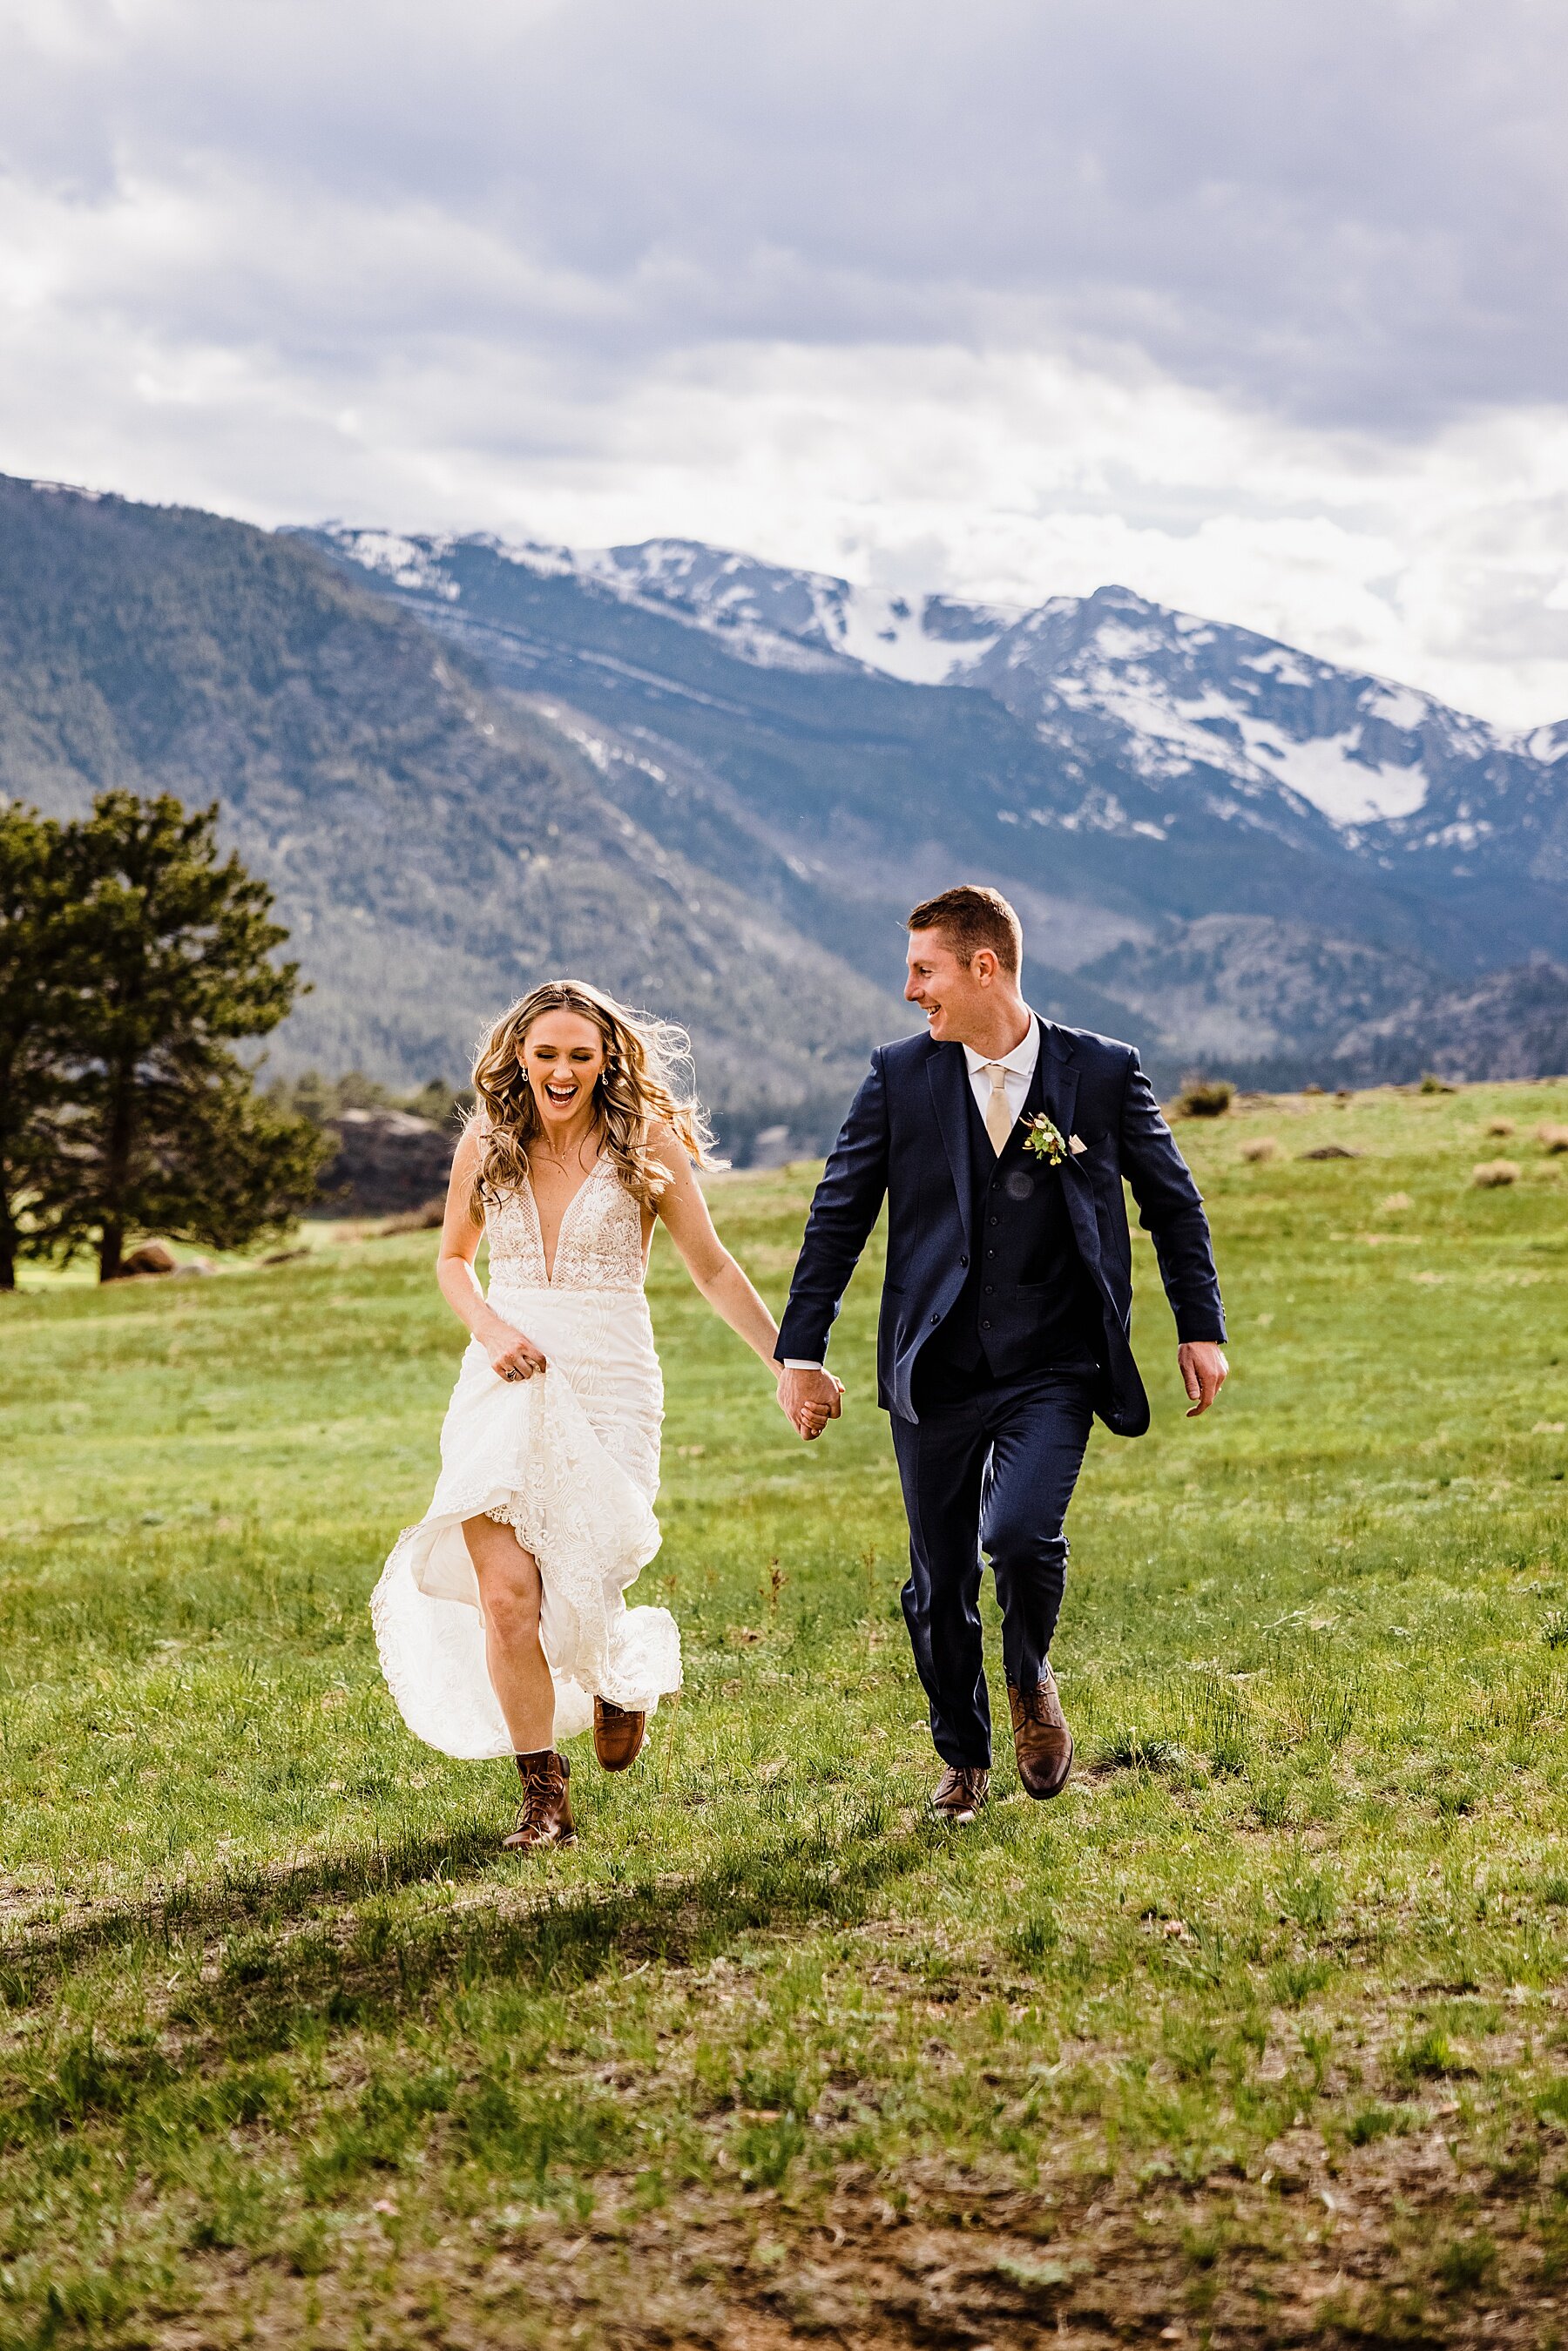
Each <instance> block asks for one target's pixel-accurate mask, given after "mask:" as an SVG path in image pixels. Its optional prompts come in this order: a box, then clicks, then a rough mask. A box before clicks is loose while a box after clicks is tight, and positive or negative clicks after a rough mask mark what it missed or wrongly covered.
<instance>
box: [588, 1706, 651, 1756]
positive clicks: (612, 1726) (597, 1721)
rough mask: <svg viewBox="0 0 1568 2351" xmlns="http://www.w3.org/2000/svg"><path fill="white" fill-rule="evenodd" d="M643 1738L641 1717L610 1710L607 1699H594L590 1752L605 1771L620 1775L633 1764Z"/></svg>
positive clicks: (618, 1708) (644, 1718) (644, 1726)
mask: <svg viewBox="0 0 1568 2351" xmlns="http://www.w3.org/2000/svg"><path fill="white" fill-rule="evenodd" d="M647 1735H648V1718H647V1716H646V1715H645V1714H633V1713H632V1711H631V1709H630V1708H627V1707H623V1706H612V1705H611V1703H610V1700H609V1699H608V1698H595V1699H594V1701H593V1751H594V1753H595V1754H596V1755H597V1756H598V1758H599V1760H600V1761H601V1763H602V1764H603V1766H604V1768H605V1770H606V1771H625V1769H626V1766H627V1765H628V1764H629V1763H635V1761H637V1758H638V1756H639V1755H641V1753H642V1752H643V1740H644V1739H645V1738H646V1737H647Z"/></svg>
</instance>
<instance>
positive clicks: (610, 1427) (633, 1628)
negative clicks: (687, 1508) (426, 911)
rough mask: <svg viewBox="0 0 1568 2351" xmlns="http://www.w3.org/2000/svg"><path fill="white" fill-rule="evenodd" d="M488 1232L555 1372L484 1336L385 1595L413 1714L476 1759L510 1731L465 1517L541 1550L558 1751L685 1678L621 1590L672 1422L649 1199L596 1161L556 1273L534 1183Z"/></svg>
mask: <svg viewBox="0 0 1568 2351" xmlns="http://www.w3.org/2000/svg"><path fill="white" fill-rule="evenodd" d="M486 1234H487V1237H488V1239H489V1244H490V1274H489V1287H488V1293H487V1294H488V1297H489V1301H490V1303H491V1305H492V1306H494V1307H495V1308H496V1310H497V1313H499V1314H502V1315H504V1316H505V1317H506V1319H507V1322H511V1323H513V1324H514V1325H515V1326H516V1328H517V1330H519V1331H522V1332H525V1333H526V1334H527V1336H528V1338H530V1339H531V1340H532V1341H533V1342H534V1343H535V1345H536V1346H537V1347H538V1349H539V1350H540V1352H541V1353H542V1354H543V1355H544V1357H545V1359H546V1363H547V1364H548V1367H549V1368H548V1369H547V1370H546V1371H545V1372H543V1373H542V1374H538V1373H536V1374H535V1375H534V1377H533V1378H532V1379H528V1380H517V1381H507V1380H503V1379H501V1378H500V1377H499V1376H498V1374H497V1373H495V1372H493V1371H492V1370H491V1368H490V1362H489V1358H488V1356H487V1355H486V1353H485V1350H484V1349H483V1347H481V1346H480V1344H479V1343H478V1341H477V1340H473V1341H471V1342H470V1343H469V1345H468V1348H467V1350H466V1352H465V1354H464V1357H463V1363H462V1368H461V1370H460V1371H459V1373H458V1375H457V1384H456V1387H455V1389H454V1391H453V1395H452V1401H451V1404H450V1405H448V1407H447V1413H446V1418H445V1421H444V1424H443V1426H442V1431H441V1475H440V1477H439V1479H437V1481H436V1487H435V1492H434V1496H433V1498H432V1499H431V1504H430V1508H429V1510H427V1511H426V1512H425V1514H424V1516H423V1519H422V1520H420V1522H419V1524H418V1525H417V1526H414V1527H409V1528H407V1529H406V1530H405V1531H404V1532H403V1533H402V1535H400V1536H399V1538H398V1541H397V1542H396V1543H395V1544H394V1545H393V1547H392V1553H391V1555H390V1557H389V1558H388V1560H387V1562H386V1565H385V1567H384V1568H383V1570H382V1576H381V1581H380V1582H379V1583H378V1584H377V1585H376V1589H375V1593H374V1595H373V1597H372V1599H371V1618H372V1621H373V1623H374V1625H375V1632H376V1644H377V1646H378V1648H379V1650H380V1653H381V1661H382V1672H383V1673H384V1674H385V1676H386V1678H387V1683H388V1686H389V1687H390V1688H391V1691H392V1697H393V1698H395V1700H396V1701H397V1705H398V1708H399V1711H400V1712H401V1714H402V1719H403V1720H404V1721H405V1722H406V1723H407V1725H408V1727H409V1729H411V1730H412V1731H413V1733H414V1734H415V1736H416V1737H417V1738H420V1739H423V1740H425V1741H426V1743H427V1744H428V1745H430V1746H432V1747H437V1748H440V1749H441V1750H443V1752H444V1753H445V1754H447V1755H460V1756H471V1757H479V1756H487V1755H510V1754H511V1752H512V1740H511V1737H510V1734H509V1733H508V1731H507V1726H506V1722H505V1719H504V1718H503V1716H502V1713H501V1709H500V1706H499V1704H498V1702H497V1698H496V1694H495V1691H494V1689H493V1688H492V1687H491V1685H490V1677H489V1673H488V1670H487V1668H486V1663H485V1627H484V1620H483V1617H482V1616H481V1614H480V1608H479V1586H478V1580H477V1578H476V1575H475V1573H474V1568H473V1564H472V1562H471V1561H470V1559H469V1556H468V1546H467V1544H466V1542H465V1541H464V1536H463V1521H464V1520H465V1519H472V1518H477V1517H480V1516H488V1517H491V1518H495V1519H498V1520H503V1521H504V1522H505V1523H507V1525H509V1526H511V1527H513V1528H515V1529H516V1531H517V1539H518V1541H520V1542H521V1543H523V1544H524V1545H525V1547H526V1548H527V1549H528V1551H530V1552H532V1553H533V1555H534V1557H535V1559H536V1560H537V1561H538V1565H539V1575H540V1580H541V1582H542V1583H543V1586H544V1604H543V1610H542V1622H541V1625H540V1637H541V1640H542V1643H543V1646H544V1653H545V1657H546V1660H547V1662H548V1663H549V1668H550V1673H551V1676H552V1677H553V1679H554V1682H555V1693H556V1715H555V1744H556V1745H557V1746H559V1744H560V1742H561V1740H563V1739H570V1738H572V1737H573V1736H575V1734H576V1733H577V1732H579V1731H581V1730H586V1729H588V1728H589V1727H590V1726H591V1723H592V1720H593V1701H594V1698H596V1697H599V1698H608V1699H609V1700H610V1702H611V1703H612V1705H614V1706H620V1707H626V1708H632V1709H635V1710H638V1711H641V1712H644V1713H649V1714H651V1713H652V1712H653V1709H654V1708H655V1707H656V1706H657V1704H658V1701H659V1699H660V1698H661V1697H665V1696H667V1695H669V1693H670V1692H672V1691H674V1690H676V1689H678V1688H679V1687H680V1683H681V1643H680V1634H679V1632H678V1631H677V1629H676V1626H675V1620H674V1617H673V1616H672V1615H671V1614H670V1613H669V1611H668V1609H665V1608H628V1607H627V1605H626V1602H625V1597H624V1595H625V1593H626V1591H627V1589H628V1587H629V1586H630V1585H631V1584H632V1583H634V1582H635V1580H636V1578H637V1575H638V1573H639V1572H640V1571H641V1570H642V1569H643V1567H645V1566H646V1564H647V1562H648V1561H649V1560H651V1559H652V1558H653V1554H654V1552H656V1551H657V1550H658V1548H659V1524H658V1520H656V1519H655V1517H654V1515H653V1500H654V1497H655V1495H656V1494H657V1492H658V1486H659V1427H660V1423H661V1421H662V1420H663V1418H664V1383H663V1380H662V1378H661V1375H660V1371H659V1359H658V1356H657V1355H656V1353H654V1350H653V1326H652V1324H651V1322H650V1321H649V1318H648V1304H647V1300H646V1298H645V1296H644V1294H643V1225H642V1216H641V1212H640V1210H639V1208H638V1207H637V1203H636V1202H635V1201H634V1200H633V1199H632V1196H631V1195H630V1194H629V1193H628V1192H627V1191H626V1190H625V1189H624V1188H623V1187H622V1185H621V1183H620V1182H619V1180H618V1179H617V1177H616V1175H615V1173H614V1170H613V1167H612V1163H611V1162H610V1161H609V1160H608V1159H607V1158H601V1159H600V1160H599V1161H598V1162H597V1164H596V1165H595V1166H594V1169H593V1171H592V1173H591V1175H589V1177H588V1179H587V1181H586V1182H585V1183H584V1185H583V1186H582V1188H581V1190H580V1192H579V1193H578V1195H577V1196H576V1197H575V1199H574V1200H573V1201H572V1202H571V1204H570V1207H569V1208H568V1209H567V1212H566V1215H565V1217H563V1218H562V1220H561V1228H560V1234H559V1239H558V1242H557V1246H556V1261H555V1267H554V1270H553V1274H552V1275H550V1276H549V1277H547V1274H546V1270H545V1255H544V1245H543V1240H542V1238H541V1235H540V1229H539V1220H538V1207H537V1206H536V1203H535V1201H534V1196H533V1192H532V1189H531V1187H530V1186H527V1185H525V1186H523V1188H522V1189H521V1190H520V1191H518V1192H517V1193H514V1194H510V1195H508V1196H507V1198H506V1199H504V1200H503V1201H501V1202H500V1203H498V1204H497V1206H495V1207H492V1208H491V1209H490V1211H489V1212H488V1214H487V1215H486Z"/></svg>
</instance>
